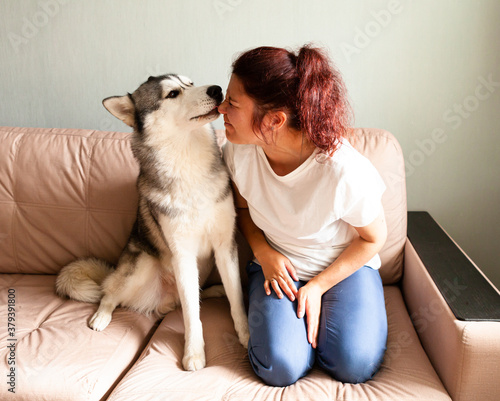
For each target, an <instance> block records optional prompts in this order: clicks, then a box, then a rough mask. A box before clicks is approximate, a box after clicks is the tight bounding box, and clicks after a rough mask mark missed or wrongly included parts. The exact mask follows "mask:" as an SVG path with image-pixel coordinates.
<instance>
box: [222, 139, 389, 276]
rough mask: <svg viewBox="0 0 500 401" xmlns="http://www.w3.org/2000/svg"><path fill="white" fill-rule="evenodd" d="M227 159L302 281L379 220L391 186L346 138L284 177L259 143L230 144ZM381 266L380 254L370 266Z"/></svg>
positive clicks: (260, 223)
mask: <svg viewBox="0 0 500 401" xmlns="http://www.w3.org/2000/svg"><path fill="white" fill-rule="evenodd" d="M223 152H224V160H225V161H226V164H227V166H228V169H229V172H230V175H231V178H232V180H233V181H234V183H235V184H236V187H237V188H238V190H239V192H240V194H241V195H242V196H243V198H245V200H246V201H247V203H248V209H249V212H250V216H251V218H252V220H253V222H254V223H255V224H256V225H257V227H259V228H260V229H261V230H262V231H263V232H264V234H265V236H266V239H267V241H268V243H269V244H270V245H271V246H272V247H273V248H274V249H276V250H277V251H278V252H281V253H282V254H283V255H285V256H286V257H287V258H288V259H289V260H290V261H291V262H292V264H293V266H294V267H295V270H296V272H297V275H298V277H299V279H300V280H305V281H307V280H310V279H311V278H313V277H314V276H316V275H317V274H318V273H320V272H321V271H323V270H324V269H325V268H327V267H328V266H329V265H330V264H331V263H332V262H333V261H334V260H335V259H336V258H337V257H338V256H339V255H340V254H341V253H342V251H343V250H344V249H345V248H346V247H347V246H348V245H349V244H350V243H351V242H352V240H353V239H354V238H355V237H356V236H357V235H358V234H357V233H356V231H355V230H354V228H352V227H351V225H352V226H355V227H363V226H366V225H368V224H370V223H371V222H373V221H374V220H375V218H376V217H377V216H378V215H379V214H380V212H381V210H382V203H381V198H382V194H383V192H384V191H385V184H384V182H383V181H382V178H381V177H380V175H379V173H378V171H377V170H376V169H375V167H374V166H373V165H372V164H371V163H370V161H369V160H368V159H367V158H365V157H364V156H362V155H361V154H360V153H359V152H358V151H356V150H355V149H354V148H353V147H352V145H351V144H350V143H349V142H348V141H347V140H346V139H343V140H342V144H341V145H340V146H339V147H338V148H337V150H336V151H335V152H334V153H333V155H332V156H331V157H330V156H327V155H325V154H324V153H321V152H320V151H319V150H318V149H317V150H315V151H314V153H313V154H312V155H311V156H310V157H309V158H308V159H307V160H306V161H305V162H304V163H302V164H301V165H300V166H299V167H298V168H297V169H295V170H294V171H292V172H291V173H290V174H287V175H285V176H278V175H277V174H276V173H275V172H274V171H273V169H272V168H271V166H270V164H269V161H268V160H267V157H266V155H265V153H264V151H263V149H262V148H261V147H259V146H256V145H235V144H232V143H230V142H227V143H226V145H225V146H224V150H223ZM367 265H368V266H370V267H371V268H373V269H378V268H379V267H380V257H379V256H378V255H376V256H375V257H373V258H372V259H371V260H370V261H369V262H368V263H367Z"/></svg>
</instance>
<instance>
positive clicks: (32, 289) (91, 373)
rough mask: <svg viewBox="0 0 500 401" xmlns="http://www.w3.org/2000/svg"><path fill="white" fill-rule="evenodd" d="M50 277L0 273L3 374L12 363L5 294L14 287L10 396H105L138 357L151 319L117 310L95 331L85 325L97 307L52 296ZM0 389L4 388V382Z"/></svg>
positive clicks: (0, 362)
mask: <svg viewBox="0 0 500 401" xmlns="http://www.w3.org/2000/svg"><path fill="white" fill-rule="evenodd" d="M54 281H55V276H53V275H27V274H26V275H23V274H13V275H9V274H1V275H0V293H1V294H2V298H1V299H0V319H1V321H2V322H4V326H3V327H4V329H2V330H0V344H1V347H0V371H2V372H8V371H9V368H10V367H11V366H12V365H10V366H8V365H7V357H8V356H9V355H10V350H9V349H8V348H7V346H6V345H5V344H6V343H7V344H10V343H11V342H12V338H11V337H8V332H7V330H6V329H5V327H6V323H5V322H7V293H8V290H9V289H13V290H14V291H13V294H14V302H15V306H14V308H15V316H14V322H13V324H14V325H15V338H16V341H15V343H16V344H17V345H16V348H15V359H14V361H15V367H16V374H15V375H16V376H15V377H16V397H15V399H16V400H26V401H38V400H47V401H49V400H50V401H56V400H61V401H63V400H64V401H67V400H101V399H104V398H105V395H106V394H107V393H108V392H109V391H110V389H111V388H112V387H113V386H114V385H115V384H116V383H117V382H118V381H119V380H120V378H121V377H122V376H123V375H124V374H125V372H126V371H127V370H128V368H129V367H130V366H131V365H132V363H133V362H134V361H135V359H136V358H137V357H138V356H139V354H140V352H141V351H142V349H143V348H144V346H145V345H146V344H147V341H148V339H149V338H150V333H151V332H152V330H153V329H154V328H155V324H156V322H155V320H154V319H150V318H147V317H145V316H143V315H139V314H137V313H134V312H130V311H127V310H124V309H121V308H118V309H117V310H116V311H115V312H114V314H113V320H112V321H111V323H110V325H109V326H108V327H107V328H106V330H104V331H103V332H100V333H99V332H95V331H93V330H91V329H90V328H89V327H88V325H87V323H88V321H89V319H90V317H91V316H92V314H93V313H94V312H95V311H96V309H97V306H96V305H92V304H85V303H80V302H76V301H69V300H64V299H61V298H59V297H58V296H57V295H55V294H54ZM11 292H12V291H11ZM4 379H5V377H4ZM3 390H4V391H5V393H6V392H7V389H6V386H4V389H3ZM9 395H10V394H9ZM4 397H6V398H8V397H7V396H4ZM0 398H2V399H4V398H3V397H0ZM13 399H14V398H13Z"/></svg>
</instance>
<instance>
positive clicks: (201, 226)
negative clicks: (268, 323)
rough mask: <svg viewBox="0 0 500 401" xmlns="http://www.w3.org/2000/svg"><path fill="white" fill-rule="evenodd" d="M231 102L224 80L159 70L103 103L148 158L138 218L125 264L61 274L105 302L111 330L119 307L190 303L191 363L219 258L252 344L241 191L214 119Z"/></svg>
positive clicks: (70, 287)
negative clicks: (239, 241) (240, 251)
mask: <svg viewBox="0 0 500 401" xmlns="http://www.w3.org/2000/svg"><path fill="white" fill-rule="evenodd" d="M221 101H222V90H221V88H220V87H218V86H203V87H195V86H194V85H193V83H192V82H191V81H190V80H189V79H188V78H186V77H183V76H179V75H174V74H169V75H163V76H160V77H150V78H149V80H148V81H147V82H145V83H143V84H142V85H141V86H140V87H139V88H138V89H137V90H136V91H135V92H134V93H132V94H128V95H126V96H120V97H118V96H115V97H111V98H107V99H104V100H103V104H104V106H105V107H106V109H107V110H108V111H109V112H110V113H111V114H113V115H114V116H115V117H117V118H119V119H121V120H122V121H124V122H125V123H126V124H128V125H130V126H131V127H133V129H134V134H133V136H132V142H131V146H132V151H133V154H134V156H135V158H136V159H137V160H138V162H139V165H140V173H139V177H138V180H137V187H138V192H139V207H138V213H137V220H136V222H135V225H134V228H133V230H132V233H131V235H130V238H129V241H128V244H127V245H126V247H125V249H124V250H123V252H122V254H121V256H120V259H119V261H118V265H117V266H116V269H115V268H113V267H111V266H108V265H107V264H106V263H105V262H103V261H100V260H97V259H84V260H77V261H75V262H73V263H71V264H69V265H67V266H65V267H64V268H63V269H62V270H61V272H60V273H59V276H58V278H57V281H56V291H57V293H58V294H59V295H61V296H68V297H70V298H73V299H76V300H79V301H84V302H99V301H100V305H99V308H98V310H97V312H96V313H95V314H94V316H93V317H92V318H91V320H90V322H89V325H90V327H91V328H93V329H94V330H97V331H101V330H104V329H105V328H106V326H107V325H108V324H109V323H110V321H111V315H112V313H113V310H114V309H115V308H116V307H117V306H118V305H122V306H125V307H128V308H130V309H133V310H135V311H138V312H141V313H146V314H148V313H156V314H157V315H159V316H163V315H165V314H166V313H168V312H169V311H171V310H173V309H174V308H176V307H177V306H178V305H179V304H180V305H181V306H182V312H183V318H184V325H185V348H184V357H183V359H182V365H183V367H184V369H186V370H198V369H201V368H203V367H204V366H205V351H204V341H203V332H202V325H201V320H200V310H199V308H200V306H199V300H200V285H203V283H204V282H205V281H206V279H207V277H208V275H209V273H210V270H211V267H212V266H213V263H211V260H212V258H213V255H215V262H216V265H217V267H218V269H219V273H220V276H221V278H222V283H223V285H224V289H225V292H226V294H227V297H228V299H229V302H230V304H231V315H232V317H233V320H234V324H235V329H236V332H237V333H238V337H239V340H240V342H241V343H242V344H243V345H244V346H245V347H246V346H247V343H248V338H249V334H248V323H247V318H246V313H245V310H244V305H243V296H242V290H241V283H240V273H239V268H238V256H237V249H236V244H235V240H234V228H235V210H234V204H233V197H232V192H231V187H230V182H229V177H228V174H227V170H226V168H225V166H224V164H223V161H222V159H221V157H220V152H219V149H218V146H217V143H216V139H215V135H214V132H213V129H212V127H211V126H210V122H211V121H213V120H215V119H216V118H217V117H218V116H219V113H218V111H217V106H218V105H219V104H220V103H221Z"/></svg>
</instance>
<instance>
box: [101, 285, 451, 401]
mask: <svg viewBox="0 0 500 401" xmlns="http://www.w3.org/2000/svg"><path fill="white" fill-rule="evenodd" d="M385 295H386V305H387V313H388V319H389V340H388V350H387V353H386V356H385V361H384V363H383V365H382V367H381V369H380V371H379V372H378V373H377V374H376V376H375V377H374V379H373V380H370V381H368V382H366V383H364V384H357V385H351V384H342V383H339V382H337V381H335V380H333V379H331V378H330V377H329V376H328V375H327V374H325V373H324V372H322V371H321V370H320V369H318V368H314V369H313V371H312V372H310V373H309V375H307V376H306V377H305V378H302V379H300V380H299V381H298V382H297V383H295V384H294V385H292V386H289V387H286V388H276V387H270V386H266V385H263V384H262V382H261V381H260V380H259V379H258V378H257V376H255V374H254V373H253V371H252V368H251V366H250V363H249V361H248V357H247V354H246V350H245V349H244V348H243V347H242V346H241V345H240V344H239V343H238V340H237V337H236V333H235V331H234V329H233V324H232V320H231V317H230V314H229V306H228V303H227V301H226V299H225V298H224V299H222V298H220V299H208V300H204V301H203V304H202V308H201V319H202V322H203V332H204V337H205V344H206V346H205V347H206V356H207V367H206V368H205V369H202V370H200V371H197V372H186V371H184V370H183V369H182V366H181V359H182V355H183V347H184V325H183V322H182V314H181V311H180V310H175V311H173V312H171V313H169V314H168V315H167V316H166V317H165V319H164V320H163V321H162V323H161V324H160V326H159V328H158V330H157V331H156V332H155V334H154V335H153V337H152V339H151V341H150V343H149V344H148V346H147V347H146V349H145V350H144V352H143V353H142V355H141V356H140V358H139V360H138V361H137V362H136V364H135V365H134V366H133V367H132V369H131V370H130V371H129V373H127V375H126V376H125V378H124V379H123V380H122V381H121V382H120V384H119V385H118V386H117V387H116V388H115V390H114V391H113V393H112V394H111V396H110V398H109V400H110V401H122V400H123V401H128V400H131V399H141V400H157V399H168V400H172V401H173V400H179V401H181V400H182V401H189V400H231V401H234V400H241V401H247V400H282V399H285V400H315V401H321V400H325V401H326V400H328V401H332V400H367V399H370V400H384V401H390V400H394V401H404V400H415V401H416V400H419V401H420V400H433V401H438V400H443V401H444V400H448V401H449V400H450V397H449V396H448V394H447V393H446V390H445V389H444V387H443V385H442V384H441V382H440V380H439V378H438V376H437V374H436V373H435V371H434V370H433V368H432V366H431V364H430V362H429V360H428V359H427V356H426V354H425V352H424V351H423V349H422V347H421V345H420V342H419V339H418V337H417V334H416V332H415V330H414V328H413V325H412V323H411V321H410V318H409V316H408V313H407V312H406V308H405V305H404V302H403V299H402V296H401V292H400V290H399V289H398V288H397V287H395V286H388V287H385ZM152 372H155V374H152ZM162 397H163V398H162Z"/></svg>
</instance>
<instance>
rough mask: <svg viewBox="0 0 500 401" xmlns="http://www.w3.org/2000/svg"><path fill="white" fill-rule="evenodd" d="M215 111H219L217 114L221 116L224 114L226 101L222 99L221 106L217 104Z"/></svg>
mask: <svg viewBox="0 0 500 401" xmlns="http://www.w3.org/2000/svg"><path fill="white" fill-rule="evenodd" d="M217 110H219V113H221V114H226V99H224V101H223V102H222V103H221V104H219V106H218V107H217Z"/></svg>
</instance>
